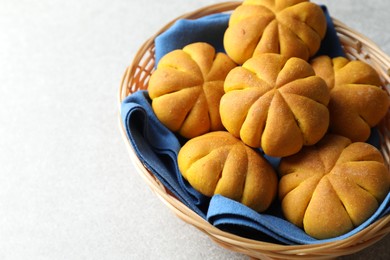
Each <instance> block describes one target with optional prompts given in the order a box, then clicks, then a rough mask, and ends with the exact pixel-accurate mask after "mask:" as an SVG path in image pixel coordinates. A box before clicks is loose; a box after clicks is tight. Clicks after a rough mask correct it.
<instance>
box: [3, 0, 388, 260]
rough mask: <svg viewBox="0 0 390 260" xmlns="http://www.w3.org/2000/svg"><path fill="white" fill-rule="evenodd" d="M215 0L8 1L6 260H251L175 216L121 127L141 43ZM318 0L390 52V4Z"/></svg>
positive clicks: (375, 249) (382, 249) (380, 253)
mask: <svg viewBox="0 0 390 260" xmlns="http://www.w3.org/2000/svg"><path fill="white" fill-rule="evenodd" d="M218 2H221V1H217V0H203V1H197V0H186V1H183V0H165V1H152V0H142V1H141V0H132V1H125V0H98V1H92V0H82V1H76V0H68V1H59V0H55V1H53V0H50V1H49V0H42V1H27V0H20V1H12V0H2V1H0V31H1V33H0V82H1V86H0V106H1V109H0V122H1V126H0V165H1V166H0V259H7V260H8V259H202V260H206V259H247V257H246V256H243V255H241V254H238V253H233V252H229V251H227V250H225V249H223V248H221V247H220V246H218V245H216V244H214V243H213V242H212V241H211V240H210V239H209V238H208V237H207V236H206V235H205V234H203V233H201V232H199V231H198V230H197V229H195V228H194V227H192V226H190V225H188V224H186V223H184V222H183V221H181V220H180V219H178V218H177V217H176V216H174V215H173V213H172V212H171V211H170V210H169V209H168V208H167V207H166V206H165V205H164V204H163V203H162V202H161V201H160V200H159V199H158V198H157V196H156V195H155V194H154V193H153V192H152V191H151V190H150V188H149V187H147V185H146V184H145V182H144V180H143V179H142V178H141V177H140V176H139V175H138V174H136V173H135V170H134V167H133V166H132V164H131V162H130V159H129V157H128V154H127V150H126V147H125V144H124V142H123V140H122V139H121V135H120V131H119V128H118V100H117V96H118V89H119V85H120V80H121V77H122V74H123V72H124V70H125V68H126V67H127V66H128V65H129V64H130V62H131V60H132V58H133V57H134V55H135V53H136V51H137V50H138V48H139V47H140V46H141V44H142V43H143V42H144V41H145V40H146V39H147V38H148V37H150V36H151V35H152V34H154V32H156V31H157V30H158V29H159V28H161V27H162V26H163V25H165V24H166V23H168V22H169V21H171V20H172V19H174V18H176V17H177V16H179V15H181V14H183V13H186V12H189V11H192V10H196V9H198V8H200V7H203V6H206V5H209V4H214V3H218ZM314 2H316V3H322V4H325V5H327V6H328V8H329V11H330V13H331V15H332V16H333V17H335V18H338V19H339V20H342V21H343V22H344V23H346V24H347V25H348V26H349V27H351V28H354V29H356V30H357V31H359V32H361V33H363V34H364V35H366V36H367V37H369V38H370V39H372V40H373V41H374V42H376V43H377V44H378V45H379V46H380V47H381V48H382V49H383V50H384V51H385V52H386V53H387V54H390V31H389V28H388V24H390V16H389V15H388V12H389V9H390V1H382V0H374V1H367V0H343V1H330V0H322V1H314ZM389 247H390V236H387V237H385V238H384V239H383V240H382V241H380V242H378V243H377V244H375V245H374V246H372V247H370V248H368V249H366V250H363V251H361V252H359V253H357V254H356V255H353V256H347V257H342V259H369V258H371V257H374V256H375V259H386V257H389V255H390V253H389ZM373 259H374V258H373Z"/></svg>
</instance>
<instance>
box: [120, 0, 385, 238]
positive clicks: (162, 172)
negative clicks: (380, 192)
mask: <svg viewBox="0 0 390 260" xmlns="http://www.w3.org/2000/svg"><path fill="white" fill-rule="evenodd" d="M322 8H323V11H324V13H325V15H326V17H327V22H328V30H327V33H326V36H325V39H324V40H323V42H322V45H321V48H320V50H319V52H318V54H317V55H322V54H326V55H329V56H331V57H337V56H344V52H343V49H342V48H341V45H340V41H339V38H338V36H337V34H336V31H335V29H334V26H333V23H332V19H331V18H330V16H329V13H328V10H327V8H326V7H325V6H322ZM229 17H230V14H227V13H221V14H214V15H209V16H205V17H203V18H200V19H196V20H186V19H183V20H178V21H177V22H176V23H175V24H173V25H172V27H170V28H169V29H168V30H167V31H165V32H164V33H162V34H161V35H160V36H158V37H157V38H156V40H155V58H156V62H155V63H156V64H157V63H158V61H159V60H160V59H161V57H163V56H164V55H165V54H167V53H168V52H170V51H172V50H175V49H180V48H183V47H184V46H186V45H187V44H189V43H192V42H198V41H203V42H208V43H210V44H211V45H213V46H214V47H215V48H216V50H217V51H224V49H223V40H222V39H223V34H224V31H225V30H226V28H227V25H228V21H229ZM121 116H122V121H123V124H124V126H125V129H126V133H127V136H128V138H129V141H130V142H131V145H132V146H133V147H134V150H135V152H136V154H137V156H138V158H139V159H140V160H141V161H142V163H143V164H144V165H145V167H146V168H147V169H148V170H149V171H150V172H152V173H153V174H154V175H155V176H156V178H157V179H158V180H159V181H160V182H161V183H162V184H163V185H164V186H165V187H166V188H167V189H168V190H169V191H170V192H171V193H172V194H174V195H175V196H176V197H177V198H178V199H179V200H181V201H182V202H183V203H184V204H185V205H186V206H187V207H189V208H190V209H192V210H193V211H194V212H196V213H197V214H199V215H200V216H201V217H203V218H205V219H207V220H208V221H209V222H210V223H211V224H213V225H214V226H216V227H218V228H220V229H222V230H225V231H228V232H231V233H235V234H238V235H241V236H244V237H250V238H254V239H260V240H262V241H272V242H274V243H281V244H313V243H322V242H327V241H333V240H337V239H342V238H345V237H348V236H351V235H353V234H355V233H357V232H358V231H360V230H361V229H363V228H365V227H367V226H368V225H369V224H371V223H372V222H373V221H375V220H376V219H378V218H380V217H382V216H384V215H385V214H388V213H389V212H390V202H389V201H390V194H389V195H388V196H387V197H386V199H385V201H384V202H383V203H382V204H381V205H380V208H379V209H378V210H377V211H376V213H375V214H374V215H373V216H372V217H371V218H370V219H368V220H367V221H366V222H364V223H363V224H361V225H360V226H359V227H357V228H356V229H354V230H352V231H351V232H349V233H347V234H345V235H343V236H340V237H337V238H333V239H330V240H329V239H328V240H317V239H314V238H312V237H310V236H308V235H307V234H306V233H305V232H304V231H303V230H302V229H300V228H298V227H296V226H294V225H293V224H291V223H289V222H288V221H286V220H285V219H284V218H283V215H282V213H281V210H280V206H279V204H278V203H277V202H275V203H274V205H273V206H272V207H271V208H270V209H269V210H268V211H267V212H265V213H261V214H260V213H257V212H254V211H253V210H251V209H250V208H248V207H246V206H244V205H242V204H240V203H237V202H235V201H233V200H230V199H228V198H225V197H223V196H220V195H215V196H213V197H212V198H211V200H210V198H208V197H205V196H203V195H201V194H200V193H198V192H197V191H196V190H194V189H193V188H192V187H191V186H190V185H189V184H188V182H187V181H185V180H184V179H183V178H182V176H181V174H180V172H179V170H178V166H177V154H178V151H179V149H180V147H181V143H182V142H184V141H185V140H182V139H181V138H180V137H179V136H177V135H175V134H174V133H172V132H171V131H169V130H168V129H167V128H166V127H165V126H163V125H162V124H161V123H160V122H159V120H158V119H157V118H156V116H155V114H154V113H153V110H152V108H151V100H150V98H149V96H148V92H147V91H137V92H135V93H134V94H132V95H130V96H128V97H127V98H126V99H125V100H124V101H123V103H122V107H121ZM372 133H373V134H372V136H371V138H370V143H372V144H374V145H379V135H378V132H377V131H376V130H375V129H373V131H372ZM265 158H266V159H267V160H268V161H269V162H270V163H271V164H272V165H273V167H274V168H275V169H276V168H277V167H278V164H279V161H280V160H279V158H273V157H269V156H265Z"/></svg>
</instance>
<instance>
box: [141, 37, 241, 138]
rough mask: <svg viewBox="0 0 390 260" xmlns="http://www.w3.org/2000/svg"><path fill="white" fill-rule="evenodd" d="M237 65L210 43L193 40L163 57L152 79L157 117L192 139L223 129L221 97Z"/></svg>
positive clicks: (151, 84) (151, 95)
mask: <svg viewBox="0 0 390 260" xmlns="http://www.w3.org/2000/svg"><path fill="white" fill-rule="evenodd" d="M234 67H236V64H235V63H234V62H233V61H232V60H231V59H230V58H229V57H228V56H227V55H226V54H224V53H216V51H215V49H214V47H213V46H211V45H209V44H207V43H202V42H198V43H193V44H190V45H187V46H185V47H184V48H183V49H181V50H174V51H172V52H170V53H168V54H166V55H165V56H164V57H162V58H161V60H160V61H159V63H158V65H157V69H156V70H155V71H154V72H153V74H152V75H151V78H150V81H149V86H148V90H149V96H150V98H151V99H152V108H153V111H154V112H155V114H156V116H157V118H158V119H159V120H160V121H161V123H162V124H164V125H165V126H166V127H167V128H169V129H170V130H171V131H173V132H178V133H179V134H180V135H182V136H183V137H186V138H192V137H195V136H198V135H201V134H204V133H207V132H209V131H215V130H223V129H224V128H223V125H222V123H221V118H220V115H219V100H220V98H221V96H222V95H223V94H224V91H223V83H224V80H225V77H226V75H227V74H228V72H229V71H230V70H231V69H232V68H234Z"/></svg>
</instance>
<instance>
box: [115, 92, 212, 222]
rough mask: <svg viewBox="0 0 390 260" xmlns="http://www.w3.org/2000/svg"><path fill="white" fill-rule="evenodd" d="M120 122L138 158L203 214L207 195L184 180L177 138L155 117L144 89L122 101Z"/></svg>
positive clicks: (181, 198) (183, 199)
mask: <svg viewBox="0 0 390 260" xmlns="http://www.w3.org/2000/svg"><path fill="white" fill-rule="evenodd" d="M121 116H122V121H123V124H124V126H125V129H126V133H127V136H128V138H129V140H130V143H131V145H132V146H133V148H134V150H135V152H136V154H137V156H138V158H139V159H140V160H141V161H142V163H143V164H144V165H145V166H146V168H147V169H148V170H149V171H151V172H152V173H153V174H154V175H155V176H156V177H157V178H158V180H159V181H160V182H161V183H162V184H163V185H164V186H165V187H166V188H167V189H168V190H169V191H171V192H172V193H173V194H174V195H175V196H176V197H177V198H178V199H180V200H181V201H182V202H183V203H184V204H186V205H187V206H188V207H189V208H190V209H192V210H194V211H195V212H196V213H198V214H199V215H200V216H202V217H205V211H204V210H203V211H202V209H204V208H205V207H207V204H208V200H209V199H208V198H206V197H205V196H203V195H202V194H200V193H199V192H197V191H195V190H194V189H193V188H192V187H191V186H190V185H189V184H188V183H186V182H185V181H184V180H183V178H182V177H181V174H180V172H179V169H178V166H177V161H176V159H177V153H178V152H179V150H180V147H181V145H180V143H179V140H178V138H177V137H176V136H175V135H174V134H173V133H172V132H171V131H169V130H168V129H167V128H166V127H165V126H164V125H162V124H161V123H160V121H159V120H158V119H157V117H156V116H155V114H154V112H153V110H152V108H151V106H150V99H149V96H148V93H147V91H137V92H136V93H134V94H132V95H130V96H128V97H127V98H126V99H125V100H123V102H122V105H121Z"/></svg>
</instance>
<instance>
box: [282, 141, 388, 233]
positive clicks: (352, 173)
mask: <svg viewBox="0 0 390 260" xmlns="http://www.w3.org/2000/svg"><path fill="white" fill-rule="evenodd" d="M279 172H280V175H281V179H280V182H279V197H280V199H281V201H282V210H283V213H284V215H285V217H286V219H287V220H289V221H291V222H292V223H293V224H295V225H297V226H299V227H301V228H302V227H303V228H304V230H305V232H306V233H308V234H309V235H311V236H313V237H315V238H318V239H325V238H331V237H336V236H339V235H342V234H344V233H346V232H348V231H350V230H351V229H353V228H354V227H356V226H358V225H360V224H361V223H363V222H364V221H365V220H367V219H368V218H369V217H370V216H371V215H372V214H373V213H374V212H375V210H376V209H377V208H378V205H379V203H380V202H381V201H382V200H383V199H384V198H385V196H386V195H387V193H388V192H389V187H390V174H389V172H388V170H387V168H386V166H385V164H384V160H383V158H382V155H381V154H380V152H379V151H378V150H377V149H376V148H375V147H373V146H372V145H370V144H367V143H363V142H356V143H351V141H350V140H349V139H348V138H346V137H342V136H338V135H326V136H325V137H324V138H323V139H322V140H321V141H320V142H319V143H318V144H316V145H315V146H311V147H305V148H304V149H302V150H301V151H300V152H299V153H297V154H295V155H293V156H290V157H286V158H283V159H282V161H281V163H280V166H279Z"/></svg>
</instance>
